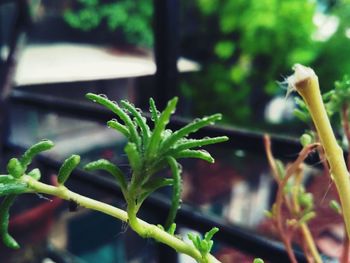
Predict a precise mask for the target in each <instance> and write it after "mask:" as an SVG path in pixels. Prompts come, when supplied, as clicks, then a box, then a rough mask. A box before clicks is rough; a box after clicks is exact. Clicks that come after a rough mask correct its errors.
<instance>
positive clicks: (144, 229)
mask: <svg viewBox="0 0 350 263" xmlns="http://www.w3.org/2000/svg"><path fill="white" fill-rule="evenodd" d="M22 180H23V181H24V182H26V183H27V184H28V186H29V188H30V189H32V190H33V192H36V193H42V194H48V195H52V196H57V197H59V198H61V199H64V200H71V201H74V202H75V203H77V204H78V205H80V206H82V207H85V208H88V209H92V210H96V211H99V212H102V213H104V214H107V215H110V216H112V217H115V218H118V219H119V220H122V221H124V222H129V217H128V214H127V212H125V211H124V210H122V209H119V208H117V207H114V206H111V205H109V204H106V203H103V202H100V201H97V200H94V199H91V198H89V197H85V196H82V195H79V194H77V193H74V192H72V191H70V190H68V189H67V188H66V187H65V186H58V187H56V186H52V185H47V184H44V183H41V182H38V181H36V180H34V179H33V178H31V177H30V176H26V175H25V176H23V177H22ZM132 221H133V222H132V224H131V222H130V226H131V228H132V229H133V230H134V231H135V232H137V233H138V234H139V235H140V236H142V237H146V238H153V239H155V240H157V241H158V242H161V243H164V244H166V245H168V246H169V247H172V248H173V249H175V250H176V251H177V252H179V253H183V254H187V255H189V256H191V257H192V258H194V259H195V260H196V261H197V262H199V263H207V262H210V263H218V262H220V261H218V260H217V259H216V258H215V257H214V256H212V255H208V256H207V257H206V258H203V257H202V255H201V254H200V252H199V251H198V250H197V249H196V248H195V247H194V246H192V245H191V244H188V243H185V242H184V241H182V240H180V239H179V238H177V237H175V236H173V235H170V234H169V233H167V232H165V231H164V230H162V229H160V228H159V227H157V226H155V225H152V224H149V223H147V222H145V221H143V220H141V219H138V218H137V217H136V215H135V217H133V220H132Z"/></svg>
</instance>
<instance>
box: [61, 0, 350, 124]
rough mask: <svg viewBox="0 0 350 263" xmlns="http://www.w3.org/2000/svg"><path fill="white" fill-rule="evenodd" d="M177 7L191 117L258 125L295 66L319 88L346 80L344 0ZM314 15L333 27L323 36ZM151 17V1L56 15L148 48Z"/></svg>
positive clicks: (102, 0)
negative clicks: (314, 77) (190, 70)
mask: <svg viewBox="0 0 350 263" xmlns="http://www.w3.org/2000/svg"><path fill="white" fill-rule="evenodd" d="M179 1H180V6H181V8H182V9H181V12H180V14H181V19H180V21H181V24H180V33H181V39H180V41H181V53H182V54H181V55H184V56H186V57H188V58H191V59H193V60H195V61H197V62H199V63H200V65H201V71H199V72H197V73H194V74H191V75H187V76H186V79H185V80H183V81H182V82H181V92H182V94H183V95H184V96H186V97H188V98H189V99H190V100H189V101H195V103H193V105H192V114H193V115H203V114H209V113H210V112H214V111H220V112H222V113H223V115H224V118H225V120H226V121H227V122H230V123H233V124H237V125H244V126H255V127H256V126H257V125H258V126H260V124H264V121H263V113H264V108H265V106H266V103H267V102H268V101H269V100H270V99H271V97H272V96H274V95H276V94H284V93H285V90H283V89H282V88H280V87H279V85H278V84H276V81H277V80H282V79H283V76H282V74H288V73H289V72H290V69H291V67H292V66H293V65H294V64H295V63H301V64H305V65H308V66H312V67H313V68H315V70H316V71H317V74H318V75H319V76H320V83H321V88H322V89H323V90H329V89H331V88H332V87H333V83H334V80H336V79H341V77H342V76H343V75H344V74H350V59H348V57H347V54H350V45H349V36H350V29H349V28H350V19H349V18H350V1H349V0H324V1H321V0H319V1H316V0H259V1H255V0H235V1H227V0H194V1H186V0H182V1H181V0H179ZM320 13H322V15H323V19H324V20H323V21H322V22H321V24H322V23H323V25H325V24H327V23H329V22H330V20H332V19H333V22H334V21H336V22H337V28H336V31H335V33H334V34H333V35H331V36H330V37H329V38H324V39H316V38H315V33H318V28H317V26H316V23H315V14H320ZM152 14H153V1H151V0H140V1H133V0H78V1H77V2H75V4H74V5H73V6H72V7H71V9H70V10H67V11H66V13H65V15H64V17H65V20H66V21H67V23H68V24H70V25H71V26H72V27H74V28H79V29H81V30H84V31H88V30H92V29H100V28H108V29H109V30H110V31H115V30H117V31H119V32H123V33H124V35H125V37H126V39H127V41H128V43H130V44H136V45H139V46H145V47H151V46H152V43H153V36H152V34H153V33H152V26H151V21H152ZM334 19H335V20H334ZM318 25H320V23H318ZM208 98H212V99H210V100H208Z"/></svg>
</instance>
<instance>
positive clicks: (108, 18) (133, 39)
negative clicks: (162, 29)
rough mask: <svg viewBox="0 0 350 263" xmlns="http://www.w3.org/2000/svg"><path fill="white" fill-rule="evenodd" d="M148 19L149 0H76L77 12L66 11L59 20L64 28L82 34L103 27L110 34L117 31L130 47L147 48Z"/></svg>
mask: <svg viewBox="0 0 350 263" xmlns="http://www.w3.org/2000/svg"><path fill="white" fill-rule="evenodd" d="M152 15H153V6H152V1H150V0H142V1H138V2H135V1H132V0H119V1H107V2H105V1H100V0H79V1H78V8H76V9H74V8H73V9H69V10H67V11H66V12H65V13H64V15H63V18H64V20H65V21H66V22H67V23H68V25H70V26H71V27H73V28H76V29H80V30H82V31H90V30H92V29H95V28H101V27H103V25H104V24H105V25H106V27H107V28H108V30H109V31H111V32H113V31H115V30H118V29H119V30H121V31H122V32H123V33H124V34H125V37H126V39H127V41H129V42H130V43H131V44H138V45H141V46H145V47H151V46H152V44H153V32H152V26H151V20H152ZM103 22H105V23H103Z"/></svg>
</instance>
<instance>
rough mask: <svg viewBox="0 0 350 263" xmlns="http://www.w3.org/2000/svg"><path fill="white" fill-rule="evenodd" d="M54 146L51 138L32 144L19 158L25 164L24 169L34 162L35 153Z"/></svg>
mask: <svg viewBox="0 0 350 263" xmlns="http://www.w3.org/2000/svg"><path fill="white" fill-rule="evenodd" d="M52 147H54V143H53V142H52V141H50V140H42V141H40V142H38V143H36V144H34V145H33V146H31V147H30V148H29V149H28V150H27V151H26V152H25V153H24V154H23V155H22V158H21V159H20V160H19V161H20V162H21V164H22V166H23V169H24V171H25V170H26V169H27V166H28V165H29V164H30V163H31V162H32V160H33V158H34V156H35V155H37V154H39V153H41V152H43V151H47V150H50V149H51V148H52Z"/></svg>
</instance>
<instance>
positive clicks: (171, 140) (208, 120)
mask: <svg viewBox="0 0 350 263" xmlns="http://www.w3.org/2000/svg"><path fill="white" fill-rule="evenodd" d="M221 118H222V115H221V114H214V115H211V116H208V117H204V118H202V119H197V120H195V121H193V122H191V123H189V124H187V125H186V126H185V127H183V128H181V129H180V130H177V131H175V132H174V133H173V134H172V135H171V136H169V137H168V138H167V139H166V140H165V141H164V143H163V144H162V151H163V152H164V151H167V150H168V149H169V148H170V147H171V146H172V145H174V144H175V143H176V142H177V141H179V140H180V139H182V138H184V137H185V136H187V135H189V134H190V133H193V132H196V131H198V130H199V129H201V128H203V127H205V126H208V125H210V124H213V123H214V122H215V121H217V120H221Z"/></svg>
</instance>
